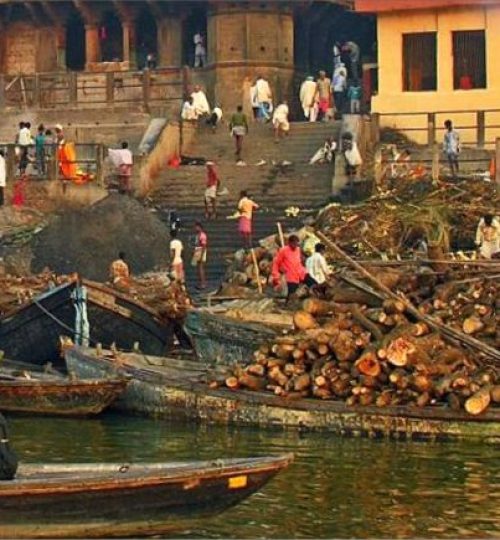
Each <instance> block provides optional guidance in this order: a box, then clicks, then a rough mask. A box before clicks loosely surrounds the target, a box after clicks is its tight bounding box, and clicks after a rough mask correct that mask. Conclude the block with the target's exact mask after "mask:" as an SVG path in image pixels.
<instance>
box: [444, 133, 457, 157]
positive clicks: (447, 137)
mask: <svg viewBox="0 0 500 540" xmlns="http://www.w3.org/2000/svg"><path fill="white" fill-rule="evenodd" d="M443 149H444V151H445V153H446V154H458V153H459V152H460V135H459V133H458V131H456V130H455V129H452V130H451V131H448V130H447V131H446V132H445V134H444V140H443Z"/></svg>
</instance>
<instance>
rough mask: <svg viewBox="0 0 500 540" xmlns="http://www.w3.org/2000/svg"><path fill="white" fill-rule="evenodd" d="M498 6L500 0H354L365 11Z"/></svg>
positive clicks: (357, 6)
mask: <svg viewBox="0 0 500 540" xmlns="http://www.w3.org/2000/svg"><path fill="white" fill-rule="evenodd" d="M487 5H498V6H500V0H355V9H356V11H359V12H365V13H383V12H388V11H409V10H417V9H445V8H456V7H460V6H463V7H479V6H487Z"/></svg>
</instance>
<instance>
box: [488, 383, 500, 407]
mask: <svg viewBox="0 0 500 540" xmlns="http://www.w3.org/2000/svg"><path fill="white" fill-rule="evenodd" d="M490 395H491V401H493V403H500V385H499V384H497V385H495V386H492V387H491V390H490Z"/></svg>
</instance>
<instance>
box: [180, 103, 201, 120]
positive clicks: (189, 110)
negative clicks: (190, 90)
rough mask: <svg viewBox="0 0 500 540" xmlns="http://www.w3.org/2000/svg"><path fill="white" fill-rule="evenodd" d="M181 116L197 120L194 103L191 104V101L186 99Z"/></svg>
mask: <svg viewBox="0 0 500 540" xmlns="http://www.w3.org/2000/svg"><path fill="white" fill-rule="evenodd" d="M181 118H182V119H183V120H196V119H197V118H198V114H197V113H196V109H195V108H194V105H191V103H189V101H185V102H184V105H183V106H182V111H181Z"/></svg>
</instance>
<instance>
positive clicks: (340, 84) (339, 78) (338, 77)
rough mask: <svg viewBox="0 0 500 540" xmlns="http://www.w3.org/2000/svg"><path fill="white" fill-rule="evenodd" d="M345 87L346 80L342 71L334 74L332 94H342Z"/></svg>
mask: <svg viewBox="0 0 500 540" xmlns="http://www.w3.org/2000/svg"><path fill="white" fill-rule="evenodd" d="M346 87H347V79H346V76H345V75H344V72H343V71H339V72H338V73H337V72H336V73H334V75H333V80H332V88H333V91H334V92H344V91H345V89H346Z"/></svg>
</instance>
